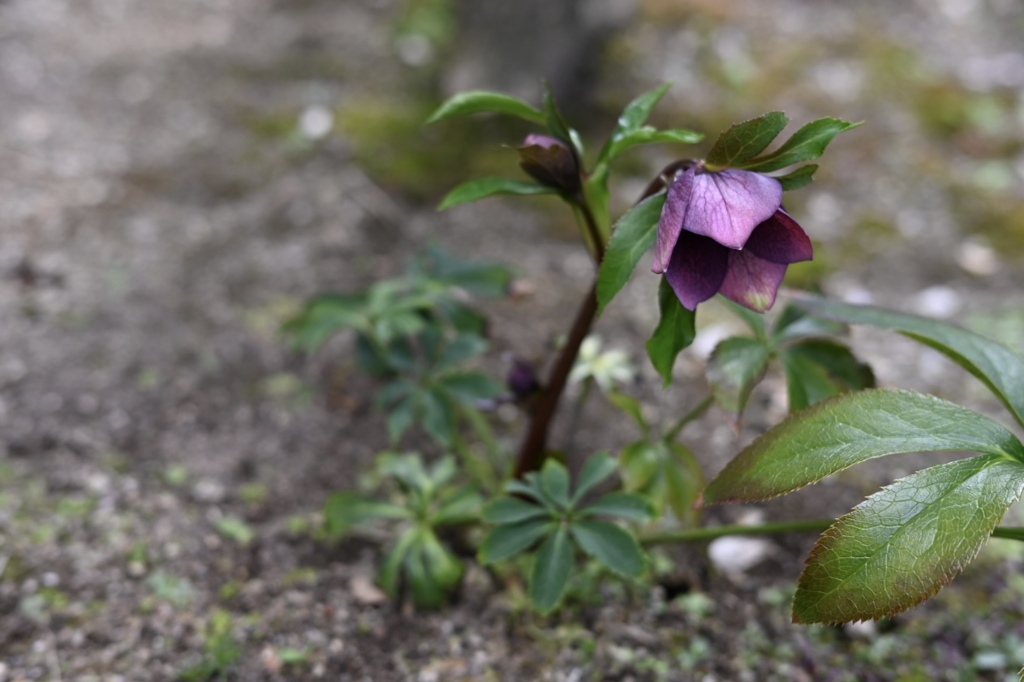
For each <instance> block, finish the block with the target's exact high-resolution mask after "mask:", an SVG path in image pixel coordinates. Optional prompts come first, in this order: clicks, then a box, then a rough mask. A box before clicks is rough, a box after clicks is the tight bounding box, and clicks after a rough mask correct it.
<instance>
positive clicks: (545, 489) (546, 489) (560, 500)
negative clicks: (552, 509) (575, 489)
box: [540, 459, 569, 509]
mask: <svg viewBox="0 0 1024 682" xmlns="http://www.w3.org/2000/svg"><path fill="white" fill-rule="evenodd" d="M540 490H541V492H542V493H543V494H545V495H547V497H548V498H550V500H551V501H552V502H554V504H555V506H557V507H558V508H559V509H568V508H569V470H568V469H566V468H565V465H563V464H562V463H561V462H559V461H557V460H555V459H548V460H547V461H546V462H544V467H543V468H542V469H541V470H540Z"/></svg>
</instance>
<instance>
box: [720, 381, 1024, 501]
mask: <svg viewBox="0 0 1024 682" xmlns="http://www.w3.org/2000/svg"><path fill="white" fill-rule="evenodd" d="M929 451H941V452H959V451H968V452H981V453H986V454H993V455H999V456H1002V457H1011V458H1014V459H1017V460H1019V461H1021V462H1024V445H1021V442H1020V441H1019V440H1017V437H1016V436H1014V435H1013V434H1012V433H1010V432H1009V431H1007V430H1006V429H1005V428H1004V427H1003V426H1001V425H1000V424H998V423H996V422H994V421H992V420H991V419H989V418H988V417H984V416H982V415H980V414H978V413H977V412H972V411H970V410H968V409H965V408H963V407H960V406H959V405H954V404H953V403H949V402H946V401H945V400H939V399H938V398H936V397H934V396H930V395H924V394H921V393H912V392H910V391H892V390H867V391H857V392H854V393H845V394H843V395H840V396H837V397H835V398H830V399H829V400H826V401H824V402H820V403H818V404H817V405H814V406H813V407H809V408H807V409H806V410H804V411H803V412H798V413H796V414H794V415H791V416H790V417H789V418H788V419H786V420H785V421H784V422H782V423H781V424H779V425H778V426H776V427H774V428H772V429H770V430H769V431H768V432H767V433H765V434H764V435H763V436H761V437H760V438H758V439H757V440H755V441H754V442H753V443H751V444H750V446H748V447H747V448H746V449H744V450H743V451H742V452H741V453H740V454H739V455H737V456H736V458H735V459H733V460H732V461H731V462H729V464H727V465H726V467H725V469H724V470H723V471H722V472H721V473H720V474H718V476H717V477H716V478H715V479H714V480H713V481H711V483H709V484H708V487H707V488H706V489H705V490H704V503H705V504H714V503H718V502H741V501H742V502H753V501H757V500H766V499H768V498H771V497H777V496H778V495H784V494H786V493H788V492H792V491H793V490H797V489H798V488H802V487H803V486H805V485H807V484H809V483H813V482H815V481H818V480H821V479H822V478H824V477H825V476H828V475H829V474H834V473H836V472H837V471H842V470H843V469H846V468H847V467H850V466H853V465H854V464H857V463H859V462H863V461H865V460H868V459H872V458H875V457H882V456H884V455H895V454H900V453H904V452H929Z"/></svg>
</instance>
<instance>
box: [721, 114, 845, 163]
mask: <svg viewBox="0 0 1024 682" xmlns="http://www.w3.org/2000/svg"><path fill="white" fill-rule="evenodd" d="M859 125H861V123H850V122H849V121H843V120H840V119H838V118H819V119H818V120H816V121H811V122H810V123H808V124H806V125H804V126H803V127H802V128H800V130H798V131H796V132H795V133H793V136H792V137H790V138H789V139H788V140H786V142H785V143H783V145H782V146H781V147H779V148H778V149H776V150H775V151H774V152H772V153H771V154H767V155H765V156H762V157H760V158H757V159H754V160H752V161H750V162H748V163H745V164H743V165H741V166H738V167H741V168H744V169H746V170H750V171H756V172H758V173H769V172H771V171H775V170H779V169H781V168H785V167H786V166H792V165H793V164H795V163H800V162H801V161H809V160H810V159H816V158H818V157H819V156H821V155H822V154H824V153H825V148H826V147H828V144H829V142H831V141H832V140H833V139H835V136H836V135H838V134H839V133H842V132H845V131H847V130H851V129H853V128H856V127H857V126H859Z"/></svg>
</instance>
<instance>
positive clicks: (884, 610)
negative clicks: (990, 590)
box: [793, 455, 1024, 623]
mask: <svg viewBox="0 0 1024 682" xmlns="http://www.w3.org/2000/svg"><path fill="white" fill-rule="evenodd" d="M1022 489H1024V463H1021V462H1019V461H1016V460H1009V459H1006V458H1005V457H1003V456H1000V455H983V456H980V457H970V458H968V459H962V460H959V461H956V462H952V463H950V464H945V465H942V466H936V467H932V468H930V469H925V470H923V471H919V472H917V473H915V474H913V475H911V476H908V477H906V478H904V479H902V480H899V481H897V482H896V483H893V484H892V485H890V486H888V487H886V488H884V489H883V490H881V491H880V492H878V493H876V494H874V495H872V496H871V497H869V498H868V499H867V500H865V501H864V502H863V503H861V504H860V505H858V506H857V507H856V508H855V509H854V510H853V511H852V512H850V513H849V514H847V515H846V516H843V517H841V518H840V519H839V520H838V521H836V523H835V524H833V525H832V527H831V528H829V529H828V530H827V531H826V532H825V534H824V535H823V536H822V537H821V539H819V540H818V544H817V545H816V546H815V547H814V550H813V551H812V552H811V555H810V557H809V558H808V560H807V567H806V568H805V569H804V573H803V575H802V576H801V577H800V581H799V584H798V586H797V592H796V597H795V599H794V601H793V620H794V621H796V622H800V623H842V622H847V621H854V620H867V619H872V618H881V617H884V616H891V615H892V614H894V613H898V612H900V611H904V610H906V609H908V608H910V607H912V606H915V605H916V604H918V603H920V602H922V601H924V600H925V599H928V598H929V597H931V596H932V595H934V594H935V593H936V592H938V591H939V590H940V589H941V588H942V587H943V586H944V585H946V584H947V583H949V582H950V580H952V579H953V577H954V576H955V575H956V574H957V573H959V572H960V571H961V570H962V569H963V567H964V566H965V565H966V564H967V563H968V562H970V561H971V559H973V558H974V556H975V554H977V552H978V550H979V549H980V548H981V545H982V544H983V543H984V542H985V539H986V538H987V537H988V536H989V534H990V533H991V532H992V529H993V528H995V526H996V524H997V523H998V522H999V519H1001V518H1002V517H1003V514H1005V513H1006V510H1007V508H1008V507H1009V506H1010V505H1011V504H1013V502H1014V501H1016V500H1017V498H1018V497H1020V494H1021V490H1022Z"/></svg>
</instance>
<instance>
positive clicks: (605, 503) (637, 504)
mask: <svg viewBox="0 0 1024 682" xmlns="http://www.w3.org/2000/svg"><path fill="white" fill-rule="evenodd" d="M652 512H653V510H652V509H651V503H650V502H648V501H647V500H646V499H645V498H644V497H642V496H640V495H636V494H634V493H623V492H613V493H608V494H607V495H604V496H603V497H601V498H598V499H597V500H595V501H594V502H592V503H591V504H588V505H587V506H586V507H584V508H583V509H581V510H580V512H579V513H580V516H617V517H619V518H622V519H628V520H630V521H647V520H648V519H650V518H651V515H652Z"/></svg>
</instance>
